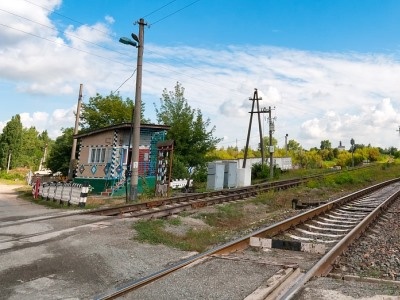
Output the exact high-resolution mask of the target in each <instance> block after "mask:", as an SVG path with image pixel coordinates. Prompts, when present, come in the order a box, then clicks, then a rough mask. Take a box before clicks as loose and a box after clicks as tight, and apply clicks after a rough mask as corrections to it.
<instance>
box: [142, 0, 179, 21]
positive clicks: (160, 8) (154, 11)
mask: <svg viewBox="0 0 400 300" xmlns="http://www.w3.org/2000/svg"><path fill="white" fill-rule="evenodd" d="M175 1H177V0H172V1H170V2H168V3H167V4H165V5H163V6H161V7H159V8H157V9H155V10H153V11H152V12H151V13H148V14H147V15H145V16H143V19H144V18H147V17H148V16H151V15H152V14H154V13H156V12H158V11H160V10H162V9H163V8H164V7H167V6H168V5H170V4H172V3H174V2H175Z"/></svg>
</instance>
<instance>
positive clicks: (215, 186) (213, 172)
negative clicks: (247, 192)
mask: <svg viewBox="0 0 400 300" xmlns="http://www.w3.org/2000/svg"><path fill="white" fill-rule="evenodd" d="M224 174H225V164H224V163H222V162H210V163H208V165H207V190H222V189H223V188H224Z"/></svg>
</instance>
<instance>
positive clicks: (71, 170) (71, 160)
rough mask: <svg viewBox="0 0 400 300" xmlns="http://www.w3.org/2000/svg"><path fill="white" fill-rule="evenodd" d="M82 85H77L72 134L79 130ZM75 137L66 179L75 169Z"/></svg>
mask: <svg viewBox="0 0 400 300" xmlns="http://www.w3.org/2000/svg"><path fill="white" fill-rule="evenodd" d="M82 87H83V84H82V83H81V84H80V86H79V97H78V105H77V107H76V116H75V128H74V135H76V134H78V131H79V118H80V113H81V105H82ZM76 144H77V141H76V138H74V139H73V141H72V150H71V159H70V161H69V170H68V180H72V178H73V177H74V169H75V161H76Z"/></svg>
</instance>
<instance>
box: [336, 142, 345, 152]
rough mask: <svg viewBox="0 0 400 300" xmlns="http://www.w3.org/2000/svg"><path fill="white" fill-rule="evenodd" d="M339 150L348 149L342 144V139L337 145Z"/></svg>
mask: <svg viewBox="0 0 400 300" xmlns="http://www.w3.org/2000/svg"><path fill="white" fill-rule="evenodd" d="M337 148H338V150H339V151H344V150H346V147H345V146H343V145H342V141H340V142H339V146H338V147H337Z"/></svg>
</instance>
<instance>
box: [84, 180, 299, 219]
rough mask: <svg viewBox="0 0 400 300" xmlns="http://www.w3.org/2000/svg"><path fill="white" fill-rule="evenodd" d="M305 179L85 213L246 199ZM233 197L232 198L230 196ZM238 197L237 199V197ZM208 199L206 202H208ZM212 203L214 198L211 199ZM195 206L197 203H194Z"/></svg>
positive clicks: (122, 211)
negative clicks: (190, 202) (194, 202)
mask: <svg viewBox="0 0 400 300" xmlns="http://www.w3.org/2000/svg"><path fill="white" fill-rule="evenodd" d="M304 181H305V179H290V180H285V181H274V182H270V183H262V184H257V185H252V186H249V187H241V188H235V189H229V190H221V191H213V192H207V193H198V194H188V195H184V196H178V197H171V198H166V199H160V200H154V201H149V202H144V203H134V204H125V205H121V206H117V207H112V208H100V209H95V210H90V211H87V212H85V213H87V214H95V215H102V216H117V215H122V214H127V213H132V212H138V211H141V210H145V209H152V208H161V207H165V206H168V205H176V204H179V203H188V202H189V201H192V202H193V201H197V203H202V202H203V201H205V200H207V199H213V198H216V197H221V199H225V201H229V199H232V200H236V199H244V198H247V197H251V196H254V195H257V194H259V193H262V192H265V191H267V190H272V189H273V190H281V189H286V188H290V187H293V186H296V185H299V184H301V183H303V182H304ZM230 197H231V198H230ZM235 198H236V199H235ZM207 201H208V200H207ZM207 201H206V202H207ZM209 202H210V203H211V202H212V200H210V201H209ZM192 206H193V208H195V204H193V205H192Z"/></svg>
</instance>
